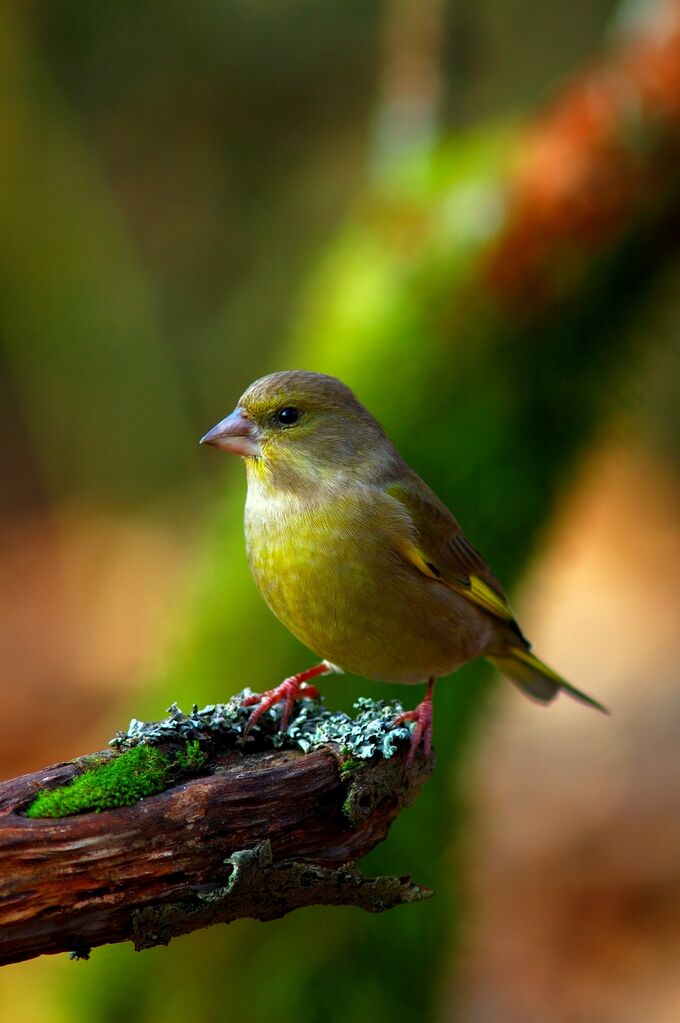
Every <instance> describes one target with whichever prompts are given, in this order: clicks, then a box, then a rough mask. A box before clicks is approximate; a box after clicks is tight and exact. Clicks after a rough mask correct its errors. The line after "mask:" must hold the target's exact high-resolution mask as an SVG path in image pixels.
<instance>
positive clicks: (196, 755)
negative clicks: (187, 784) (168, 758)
mask: <svg viewBox="0 0 680 1023" xmlns="http://www.w3.org/2000/svg"><path fill="white" fill-rule="evenodd" d="M207 759H208V755H207V753H205V752H204V751H203V750H202V749H201V745H200V743H199V741H198V739H194V740H193V741H192V742H188V743H187V744H186V747H185V750H184V752H182V751H181V750H180V751H179V752H178V753H177V754H176V756H175V761H176V762H177V764H179V766H180V767H181V768H182V770H183V771H200V770H201V768H202V767H205V762H206V760H207Z"/></svg>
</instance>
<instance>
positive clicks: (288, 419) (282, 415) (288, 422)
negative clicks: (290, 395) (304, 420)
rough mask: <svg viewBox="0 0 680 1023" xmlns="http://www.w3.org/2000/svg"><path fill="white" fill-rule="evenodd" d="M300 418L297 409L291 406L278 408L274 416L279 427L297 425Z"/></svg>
mask: <svg viewBox="0 0 680 1023" xmlns="http://www.w3.org/2000/svg"><path fill="white" fill-rule="evenodd" d="M299 418H300V411H299V409H296V408H293V406H292V405H287V406H286V407H285V408H280V409H279V411H278V412H277V413H276V415H275V416H274V419H275V421H276V422H277V423H278V424H279V426H292V425H293V423H297V421H298V419H299Z"/></svg>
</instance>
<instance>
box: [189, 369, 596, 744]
mask: <svg viewBox="0 0 680 1023" xmlns="http://www.w3.org/2000/svg"><path fill="white" fill-rule="evenodd" d="M201 444H212V445H214V446H215V447H218V448H222V449H223V450H225V451H231V452H233V453H234V454H237V455H241V457H242V458H243V459H244V461H245V466H246V475H247V480H248V495H247V499H246V508H245V534H246V545H247V551H248V560H249V562H250V568H251V571H252V574H253V577H254V579H255V582H256V584H257V586H258V587H259V589H260V592H261V593H262V595H263V597H264V599H265V600H266V601H267V603H268V605H269V607H270V608H271V610H272V611H273V612H274V614H275V615H276V616H277V617H278V618H279V619H280V620H281V621H282V622H283V624H284V625H285V626H286V627H287V628H288V629H289V630H290V631H291V632H292V633H293V635H294V636H296V637H297V638H298V639H299V640H301V641H302V642H303V643H304V644H305V645H306V646H308V647H309V648H310V649H311V650H313V651H314V652H315V653H316V654H317V655H318V656H319V657H320V658H323V660H322V661H321V663H319V664H316V665H314V666H313V667H311V668H308V669H307V670H306V671H303V672H300V673H299V674H297V675H293V676H291V677H290V678H287V679H285V680H284V681H283V682H282V683H281V684H280V685H278V686H276V687H275V688H273V689H270V690H268V691H267V692H264V693H262V694H258V695H256V694H253V695H252V696H250V697H248V699H247V701H246V705H253V706H254V705H255V704H259V705H258V706H257V708H256V709H255V710H254V711H253V713H252V715H251V718H250V722H249V727H250V726H251V725H252V724H253V723H254V722H255V721H256V720H257V718H259V717H260V715H261V714H263V713H264V712H265V711H266V710H268V709H269V708H270V707H272V706H273V705H274V704H275V703H278V702H280V701H283V703H284V708H283V712H282V716H281V728H282V729H285V728H286V727H287V724H288V720H289V717H290V713H291V710H292V707H293V703H294V701H295V700H297V699H301V698H304V697H311V698H317V697H318V695H319V694H318V691H317V689H316V688H315V687H314V686H312V685H310V684H309V681H310V679H313V678H316V677H318V676H320V675H326V674H329V673H330V672H333V671H338V672H343V671H347V672H351V673H353V674H356V675H362V676H363V677H365V678H370V679H374V680H376V681H387V682H402V683H408V684H412V683H417V682H427V692H426V695H425V698H424V700H423V701H422V702H421V703H420V704H418V706H417V707H416V708H415V710H411V711H406V712H404V713H403V714H401V715H400V716H399V717H398V718H397V719H396V722H397V723H398V724H402V723H406V722H413V723H414V724H413V729H412V734H411V745H410V749H409V754H408V757H409V760H410V761H412V760H413V757H414V756H415V753H416V752H417V750H418V748H419V747H420V746H421V745H422V747H423V750H424V753H425V755H426V756H429V755H430V752H431V746H432V697H433V692H434V686H435V681H436V679H437V678H439V677H441V676H444V675H450V674H451V673H452V672H454V671H456V669H457V668H459V667H460V666H461V665H463V664H465V663H466V662H467V661H471V660H473V659H474V658H476V657H480V656H481V657H486V658H487V660H489V661H491V663H492V664H494V665H495V666H496V668H498V670H499V671H501V672H502V673H503V674H504V675H506V676H507V677H508V678H509V679H511V680H512V681H513V682H514V683H515V684H516V685H517V686H519V688H520V689H521V690H522V691H523V692H524V693H526V694H527V695H528V696H530V697H533V698H534V699H535V700H538V701H540V702H541V703H549V702H550V701H551V700H552V699H553V698H554V697H555V696H556V695H557V693H558V692H560V690H563V691H564V692H565V693H568V694H569V696H572V697H574V699H576V700H580V701H581V702H582V703H585V704H588V706H590V707H595V708H596V709H597V710H601V711H604V712H605V713H606V712H607V711H606V708H605V707H603V706H602V705H601V704H599V703H598V702H597V701H596V700H594V699H592V698H591V697H590V696H587V695H586V694H585V693H582V692H580V690H578V689H576V688H574V686H572V685H570V684H569V683H568V682H566V681H565V680H564V679H563V678H561V677H560V676H559V675H558V674H556V672H554V671H553V670H552V669H551V668H549V667H548V666H547V665H546V664H544V663H543V662H542V661H540V660H539V659H538V658H537V657H536V656H534V654H532V653H531V652H530V645H529V643H528V641H527V640H526V639H525V638H524V636H523V635H522V632H521V631H520V628H519V626H518V624H517V622H516V621H515V618H514V615H513V613H512V611H511V610H510V607H509V605H508V601H507V598H506V595H505V593H504V591H503V588H502V586H501V584H500V583H499V582H498V580H497V579H496V577H495V576H494V575H493V573H492V571H491V569H490V568H489V566H488V565H487V564H486V562H485V561H484V560H483V558H482V557H481V556H480V555H479V554H478V553H477V551H476V550H475V548H474V547H473V546H472V544H471V543H470V542H469V541H468V540H467V539H466V537H465V536H464V534H463V532H462V530H461V528H460V526H459V525H458V523H457V521H456V520H455V518H454V517H453V515H452V514H451V513H450V512H449V510H448V509H447V508H446V506H445V505H444V504H443V503H442V501H440V500H439V498H438V497H437V496H436V494H435V493H434V492H433V491H432V490H430V488H429V487H428V486H427V484H426V483H425V482H424V481H423V480H422V479H421V478H420V477H419V476H418V475H416V473H415V472H414V471H413V470H412V469H411V468H410V467H409V466H408V465H407V463H406V462H405V461H404V459H403V458H402V457H401V455H400V454H399V452H398V451H397V450H396V448H395V447H394V445H393V444H392V443H391V441H390V440H389V439H388V437H387V435H386V434H385V432H384V430H383V428H382V427H381V426H380V424H379V423H378V421H377V420H376V419H374V417H373V416H372V415H371V413H370V412H369V411H368V410H367V409H366V408H364V406H363V405H362V404H361V403H360V402H359V400H358V399H357V398H356V397H355V395H354V394H353V392H352V391H351V390H350V389H349V387H346V386H345V384H343V383H341V382H340V381H339V380H336V379H335V378H334V377H331V376H326V375H325V374H321V373H310V372H306V371H303V370H291V371H286V372H281V373H271V374H270V375H269V376H265V377H262V379H260V380H256V381H255V383H253V384H251V386H250V387H249V388H248V389H247V390H246V392H245V393H244V394H243V395H242V397H241V398H240V400H239V402H238V405H237V407H236V408H235V409H234V411H233V412H232V413H231V415H229V416H227V417H226V419H223V420H222V421H221V422H219V423H218V424H217V425H216V426H214V427H213V429H212V430H210V431H209V432H208V433H206V434H205V436H204V437H202V438H201Z"/></svg>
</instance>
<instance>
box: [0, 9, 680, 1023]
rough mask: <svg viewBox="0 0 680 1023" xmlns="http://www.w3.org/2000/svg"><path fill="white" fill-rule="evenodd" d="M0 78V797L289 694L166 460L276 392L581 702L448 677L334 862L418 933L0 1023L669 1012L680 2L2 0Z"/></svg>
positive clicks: (26, 970)
mask: <svg viewBox="0 0 680 1023" xmlns="http://www.w3.org/2000/svg"><path fill="white" fill-rule="evenodd" d="M0 76H1V81H2V89H1V90H0V239H1V242H2V244H0V431H1V436H2V437H3V443H2V444H1V445H0V473H1V478H2V480H3V485H2V487H1V488H0V566H1V567H0V684H1V686H2V689H1V693H2V704H1V706H2V721H3V727H2V743H1V744H0V761H1V764H0V768H1V771H2V775H3V776H4V777H10V776H12V775H15V774H18V773H21V772H22V771H26V770H34V769H37V768H39V767H42V766H45V765H46V764H48V763H51V762H54V761H56V760H60V759H68V758H70V757H72V756H75V755H77V754H80V753H84V752H88V751H92V750H95V749H100V748H102V747H103V746H104V745H105V744H106V741H107V739H108V737H109V736H110V735H111V734H113V732H114V731H115V730H116V729H117V728H118V727H121V726H125V725H126V723H127V721H128V720H129V718H130V717H132V716H135V717H140V718H144V717H146V718H157V717H160V716H162V714H163V712H164V709H165V707H166V706H167V705H168V704H169V703H170V702H171V701H172V700H177V701H178V702H179V703H180V704H182V705H184V706H187V705H189V704H191V703H193V702H198V703H199V704H201V703H206V702H210V701H214V700H219V699H226V698H227V697H228V696H229V695H231V694H232V693H233V692H235V691H237V690H239V689H241V688H243V686H245V685H251V686H253V688H256V689H261V688H263V687H265V686H267V685H269V684H271V683H273V682H275V681H276V680H278V679H279V678H280V677H283V675H285V674H288V673H289V672H290V671H292V670H295V669H298V668H299V667H302V666H304V665H305V664H306V663H307V661H308V657H309V655H308V653H307V652H305V651H304V650H303V649H302V648H301V647H300V646H299V645H298V644H296V643H295V642H294V641H293V640H292V639H291V638H290V637H289V636H288V635H287V634H286V633H285V631H284V630H283V628H282V627H281V626H280V625H279V624H278V623H277V622H276V621H275V620H274V619H273V618H272V616H271V615H270V614H269V612H268V611H267V610H266V608H265V607H264V605H263V603H262V602H261V600H260V598H259V597H258V596H257V594H256V593H255V591H254V587H253V585H252V583H251V581H250V578H249V575H248V570H247V565H246V561H245V555H244V550H243V541H242V536H241V514H242V502H243V493H244V482H243V479H242V469H241V467H240V466H239V465H238V464H237V463H236V460H233V464H232V462H231V461H230V460H227V459H225V458H221V457H220V456H219V455H218V454H217V453H216V452H214V451H205V450H202V449H199V448H198V446H197V443H196V441H197V438H198V437H199V436H200V435H201V434H202V433H203V432H205V430H206V429H207V428H208V427H209V426H211V425H212V424H213V423H214V422H215V421H216V420H217V419H219V418H221V417H222V416H223V415H224V414H226V413H227V412H228V411H229V410H230V409H231V407H232V406H233V403H234V401H235V399H236V398H237V397H238V395H239V394H240V393H241V391H242V390H243V389H244V387H245V386H246V385H247V384H248V383H249V382H250V380H251V379H253V378H255V377H256V376H258V375H261V374H263V373H265V372H269V371H271V370H275V369H282V368H298V367H300V368H308V369H315V370H320V371H325V372H331V373H335V374H337V375H339V376H341V377H342V378H343V379H345V380H346V382H347V383H349V384H350V385H351V386H352V387H353V388H354V389H355V390H356V391H357V392H358V394H359V396H360V397H361V398H362V399H363V400H364V401H365V402H366V403H367V404H368V405H369V406H370V407H371V409H372V410H373V411H374V412H375V413H376V414H377V415H378V417H379V418H380V419H381V420H382V421H383V422H384V423H385V425H386V427H387V428H388V430H389V432H390V434H391V435H392V436H393V438H394V439H395V441H396V442H397V443H398V445H399V446H400V448H401V449H402V451H403V453H404V454H405V455H406V457H407V458H408V459H409V461H411V462H412V464H413V465H414V466H415V467H416V468H417V469H418V470H419V471H421V473H422V474H423V475H424V476H425V477H426V478H427V479H428V481H429V482H430V483H431V484H432V485H433V486H434V488H435V489H436V490H437V491H438V492H439V493H440V494H441V496H442V497H443V498H444V499H445V500H447V502H448V503H449V504H450V505H451V507H452V508H453V509H454V510H455V512H456V514H457V516H458V517H459V519H460V520H461V521H462V523H463V525H464V527H465V528H466V531H467V533H468V535H469V536H470V537H471V539H472V540H473V542H475V543H476V544H477V545H478V546H479V547H480V548H481V550H482V551H483V552H484V553H485V555H486V556H487V557H488V559H489V560H490V562H491V563H492V565H493V566H494V568H495V569H496V571H497V572H498V574H499V575H500V576H501V577H502V578H503V579H504V580H506V581H507V583H508V584H509V586H511V587H512V588H513V598H514V603H515V605H516V607H517V608H518V611H519V613H520V617H521V620H522V622H523V625H524V626H525V631H527V632H528V633H529V634H530V635H531V637H532V639H533V640H534V641H535V647H536V649H537V650H538V652H539V653H540V655H541V656H543V657H545V658H546V659H547V660H549V661H550V662H551V663H554V664H555V665H556V666H557V667H558V668H559V669H560V670H561V671H563V673H564V674H565V675H566V676H567V677H569V678H571V679H572V680H573V681H574V683H575V684H576V685H578V686H580V687H582V688H584V689H586V690H588V691H592V692H593V694H594V695H595V696H597V697H598V699H601V700H603V701H604V702H605V703H607V704H609V705H610V706H611V707H612V708H613V710H614V714H613V717H612V718H611V719H604V718H602V717H600V716H599V715H595V714H592V713H589V712H588V711H586V710H585V709H584V708H582V707H580V706H576V705H574V704H572V703H571V702H569V701H567V700H564V699H562V700H560V701H558V703H557V704H556V705H555V706H554V707H551V708H550V709H549V710H545V709H541V708H537V707H535V706H534V705H532V704H530V703H528V702H526V701H523V700H522V699H521V697H520V696H519V695H518V694H517V693H516V691H515V690H514V689H513V688H512V687H510V686H509V685H508V684H507V683H503V682H500V681H497V680H495V679H494V678H493V677H492V675H491V672H490V671H489V670H488V669H486V668H485V667H484V666H482V665H474V666H470V667H468V668H466V669H464V670H463V671H461V673H460V675H459V676H457V677H456V678H455V679H454V680H452V681H450V682H445V683H443V684H442V685H441V686H440V687H439V691H438V694H437V696H438V699H437V713H436V733H435V740H436V747H437V757H438V766H437V771H436V776H435V778H434V779H433V780H432V781H431V782H430V783H429V785H428V786H427V789H426V791H425V792H424V793H423V795H422V797H421V799H420V800H419V802H418V804H417V805H416V806H415V807H413V808H412V809H411V810H409V811H408V812H407V813H405V814H404V815H403V816H402V818H401V819H400V820H399V821H398V822H397V823H396V824H395V826H394V828H393V830H392V833H391V835H390V838H389V840H388V842H386V843H385V844H384V845H383V846H382V847H381V848H379V849H377V850H375V851H374V852H373V853H372V854H371V855H370V857H369V858H368V859H367V860H366V861H365V868H366V870H367V871H375V872H378V871H384V872H392V873H411V874H413V875H414V876H415V877H416V878H417V879H418V880H420V881H422V882H423V883H425V884H429V885H431V886H433V887H434V888H435V889H436V896H435V898H434V899H433V900H432V901H431V902H430V903H428V904H425V905H417V906H412V907H406V908H403V909H401V910H396V911H394V912H393V913H391V914H390V915H389V916H384V917H380V916H378V917H369V916H367V915H362V914H361V913H360V912H359V911H358V910H327V909H318V910H305V911H302V912H299V913H298V914H295V915H293V916H291V917H289V918H287V919H284V920H282V921H277V922H274V923H268V924H264V925H263V924H258V923H254V922H250V921H244V922H240V923H238V924H234V925H232V926H230V927H229V928H226V927H216V928H213V929H211V930H208V931H204V932H201V933H197V934H194V935H190V936H187V937H185V938H182V939H180V940H177V941H175V942H174V943H173V944H172V945H171V946H170V947H168V948H166V949H157V950H153V951H150V952H145V953H143V954H136V953H134V951H133V950H132V948H131V947H130V946H127V945H123V946H115V947H107V948H102V949H97V950H95V952H94V953H93V956H92V959H91V960H90V961H89V962H70V961H68V959H67V957H66V956H60V957H55V958H54V959H43V960H40V961H34V962H31V963H25V964H19V965H16V966H11V967H5V968H4V970H3V971H2V973H1V974H0V1009H1V1010H2V1013H3V1017H4V1016H6V1017H7V1018H12V1019H13V1020H16V1021H18V1023H38V1021H39V1023H66V1021H68V1023H90V1021H108V1020H111V1021H113V1020H118V1019H120V1018H125V1019H126V1020H127V1021H128V1023H151V1021H154V1023H155V1021H157V1020H163V1021H164V1023H174V1021H184V1020H187V1019H192V1020H195V1021H197V1023H213V1021H214V1023H218V1021H222V1020H227V1019H239V1020H242V1021H244V1023H251V1021H252V1023H264V1021H265V1020H269V1019H271V1018H273V1017H276V1018H280V1019H284V1020H287V1019H290V1020H296V1021H298V1020H299V1021H301V1023H307V1021H309V1023H314V1021H317V1020H328V1021H340V1020H342V1021H345V1020H347V1019H372V1020H374V1021H376V1023H378V1021H382V1020H385V1021H387V1020H395V1019H397V1020H404V1021H411V1020H413V1021H415V1020H422V1019H428V1020H429V1019H432V1020H443V1021H462V1023H498V1021H503V1023H539V1021H540V1023H592V1021H593V1020H598V1023H629V1021H630V1023H638V1021H640V1020H642V1019H654V1020H655V1021H656V1023H666V1021H668V1023H670V1021H671V1020H677V1019H678V1018H680V975H679V974H678V970H677V960H678V954H679V953H680V947H679V946H680V937H679V936H680V867H679V866H678V864H680V812H679V811H680V767H679V766H678V757H677V748H678V735H679V733H680V669H679V668H678V665H679V664H680V629H679V628H678V625H679V623H680V475H679V472H678V469H679V457H680V429H679V425H678V424H679V423H680V419H679V417H678V405H679V402H680V251H679V249H678V244H677V240H678V237H680V232H679V231H678V227H679V220H680V218H679V216H678V212H679V209H680V194H679V190H678V186H679V183H680V174H679V166H680V165H679V163H678V156H679V154H680V5H678V3H677V0H648V2H643V0H638V2H630V0H626V2H624V3H619V2H615V0H572V2H571V3H569V4H564V3H563V2H561V0H479V2H478V3H475V4H459V3H456V2H454V0H382V2H378V0H361V2H358V0H324V3H322V4H318V3H317V4H314V3H311V2H309V0H287V2H286V3H275V2H273V0H257V2H255V0H196V2H195V3H193V4H186V3H179V2H177V0H164V2H163V3H158V2H156V0H142V2H139V0H136V2H134V3H133V2H129V0H127V2H126V0H123V2H120V3H117V4H92V3H86V2H85V0H71V2H70V3H68V4H63V3H58V2H56V0H5V2H4V3H3V4H2V5H0ZM324 688H325V692H326V694H327V698H328V700H329V702H330V703H331V704H332V705H333V706H338V707H345V708H349V707H350V706H351V703H352V700H353V699H354V698H356V696H357V695H359V694H366V695H374V696H383V697H386V696H399V697H401V698H403V699H404V700H405V701H406V702H407V703H409V702H410V704H411V705H412V704H415V702H416V700H417V699H418V697H419V693H416V692H415V691H413V692H411V691H408V692H404V691H402V690H399V692H396V691H395V690H392V689H389V687H385V686H377V685H369V684H368V683H366V682H362V681H360V680H352V679H336V680H335V681H334V680H333V679H330V680H329V681H328V683H327V684H325V686H324Z"/></svg>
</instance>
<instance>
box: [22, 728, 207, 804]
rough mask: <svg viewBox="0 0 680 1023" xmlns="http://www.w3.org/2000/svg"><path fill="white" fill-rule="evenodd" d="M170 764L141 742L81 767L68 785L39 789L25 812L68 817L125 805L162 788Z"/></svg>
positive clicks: (159, 751)
mask: <svg viewBox="0 0 680 1023" xmlns="http://www.w3.org/2000/svg"><path fill="white" fill-rule="evenodd" d="M188 745H189V744H187V746H188ZM187 756H189V750H188V749H187ZM171 768H172V762H171V760H170V758H169V757H168V756H167V755H166V754H165V753H163V751H162V750H159V749H156V748H155V747H153V746H147V745H144V744H142V745H139V746H134V747H133V748H132V749H130V750H128V751H127V752H126V753H121V754H120V755H119V756H117V757H116V758H115V759H114V760H111V761H110V762H109V763H107V764H104V765H103V766H102V767H95V768H94V769H93V770H91V771H85V773H84V774H81V775H80V776H79V777H78V778H74V779H73V781H72V782H70V783H69V784H68V785H64V786H62V787H61V788H58V789H51V790H50V789H47V790H45V791H44V792H41V793H39V795H38V796H37V797H36V799H35V800H34V801H33V803H31V805H30V806H29V808H28V810H27V811H26V816H27V817H33V818H36V817H68V816H70V815H71V814H74V813H86V812H88V811H94V812H95V813H100V812H101V811H102V810H109V809H111V808H112V807H114V806H129V804H130V803H136V802H137V800H138V799H143V798H144V796H152V795H154V794H155V793H156V792H162V791H163V789H164V788H166V786H167V785H168V781H169V778H170V771H171Z"/></svg>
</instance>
